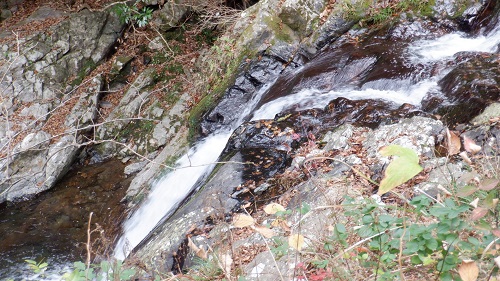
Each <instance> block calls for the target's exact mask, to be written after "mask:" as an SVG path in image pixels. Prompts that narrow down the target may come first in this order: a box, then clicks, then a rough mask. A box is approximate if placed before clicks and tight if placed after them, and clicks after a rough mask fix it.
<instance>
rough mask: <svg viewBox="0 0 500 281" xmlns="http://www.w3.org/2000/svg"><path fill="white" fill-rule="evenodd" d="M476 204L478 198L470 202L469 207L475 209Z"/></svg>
mask: <svg viewBox="0 0 500 281" xmlns="http://www.w3.org/2000/svg"><path fill="white" fill-rule="evenodd" d="M477 203H479V198H476V199H474V200H472V202H470V203H469V205H471V206H472V207H474V208H477Z"/></svg>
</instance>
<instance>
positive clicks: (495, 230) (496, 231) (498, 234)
mask: <svg viewBox="0 0 500 281" xmlns="http://www.w3.org/2000/svg"><path fill="white" fill-rule="evenodd" d="M491 233H493V235H495V236H496V237H500V229H498V228H495V229H492V230H491Z"/></svg>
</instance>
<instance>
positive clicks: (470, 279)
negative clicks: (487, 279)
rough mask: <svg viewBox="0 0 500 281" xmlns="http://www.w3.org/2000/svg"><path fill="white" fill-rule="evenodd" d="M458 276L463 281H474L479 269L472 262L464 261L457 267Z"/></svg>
mask: <svg viewBox="0 0 500 281" xmlns="http://www.w3.org/2000/svg"><path fill="white" fill-rule="evenodd" d="M458 274H459V275H460V278H462V280H463V281H476V280H477V277H478V276H479V267H478V266H477V264H476V262H475V261H473V260H464V261H462V263H461V264H460V265H459V267H458Z"/></svg>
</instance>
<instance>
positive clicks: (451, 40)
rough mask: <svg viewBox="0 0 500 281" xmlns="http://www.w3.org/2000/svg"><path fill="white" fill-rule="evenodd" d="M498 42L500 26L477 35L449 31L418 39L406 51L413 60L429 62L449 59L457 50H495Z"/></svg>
mask: <svg viewBox="0 0 500 281" xmlns="http://www.w3.org/2000/svg"><path fill="white" fill-rule="evenodd" d="M499 44H500V27H497V28H495V29H494V30H492V31H491V32H490V33H488V34H481V35H479V36H477V37H470V36H467V34H465V33H451V34H447V35H444V36H442V37H439V38H437V39H432V40H419V41H416V42H415V43H414V44H413V45H412V46H411V47H410V48H409V49H408V51H409V54H410V59H411V60H412V61H413V62H417V63H418V62H421V63H429V62H435V61H439V60H443V59H449V58H451V57H453V55H455V54H456V53H459V52H466V51H470V52H488V53H493V52H497V51H498V46H499Z"/></svg>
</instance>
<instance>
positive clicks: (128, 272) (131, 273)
mask: <svg viewBox="0 0 500 281" xmlns="http://www.w3.org/2000/svg"><path fill="white" fill-rule="evenodd" d="M134 275H135V270H134V269H132V268H129V269H125V270H124V271H123V272H122V273H120V280H130V278H132V277H133V276H134Z"/></svg>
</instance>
